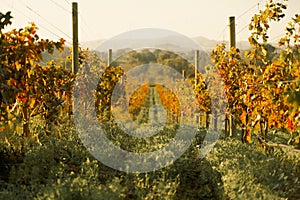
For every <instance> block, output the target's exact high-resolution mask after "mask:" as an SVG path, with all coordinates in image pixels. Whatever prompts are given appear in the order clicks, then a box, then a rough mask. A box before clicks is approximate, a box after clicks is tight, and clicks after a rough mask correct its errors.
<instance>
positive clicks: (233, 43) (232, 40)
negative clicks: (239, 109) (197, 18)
mask: <svg viewBox="0 0 300 200" xmlns="http://www.w3.org/2000/svg"><path fill="white" fill-rule="evenodd" d="M235 36H236V35H235V17H234V16H231V17H229V38H230V41H229V43H230V48H231V47H234V48H235V47H236V37H235ZM229 112H230V113H229V119H228V120H229V127H228V128H229V136H230V137H233V136H235V135H236V134H235V124H234V119H233V115H232V113H231V110H230V111H229ZM225 121H226V120H225Z"/></svg>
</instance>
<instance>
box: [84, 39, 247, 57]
mask: <svg viewBox="0 0 300 200" xmlns="http://www.w3.org/2000/svg"><path fill="white" fill-rule="evenodd" d="M191 40H192V41H194V42H195V43H197V44H198V45H199V46H200V47H202V48H203V50H204V51H206V52H208V53H209V52H210V51H211V50H213V49H215V47H216V45H217V44H221V43H223V42H225V44H227V45H228V43H229V42H228V41H216V40H210V39H208V38H205V37H202V36H198V37H194V38H191ZM185 41H186V40H183V39H182V38H180V37H178V36H177V35H170V36H164V37H159V38H154V39H153V38H150V39H149V38H144V39H143V38H138V39H134V38H122V39H115V40H113V41H112V40H109V42H108V41H107V40H104V39H99V40H94V41H87V42H81V43H80V45H81V47H83V48H89V49H90V50H97V51H106V50H107V49H116V48H117V49H121V48H128V46H130V47H133V48H134V47H138V46H139V44H140V43H141V42H143V44H145V45H146V46H149V47H154V48H155V47H156V48H162V49H172V50H173V51H176V52H177V51H181V50H182V49H184V50H188V48H193V47H194V46H193V44H186V43H185ZM175 44H176V45H175ZM236 45H237V47H238V48H240V49H242V50H246V49H249V48H250V45H249V42H248V41H240V42H237V44H236ZM200 50H201V49H200Z"/></svg>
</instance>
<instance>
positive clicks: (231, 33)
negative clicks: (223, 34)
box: [229, 16, 236, 47]
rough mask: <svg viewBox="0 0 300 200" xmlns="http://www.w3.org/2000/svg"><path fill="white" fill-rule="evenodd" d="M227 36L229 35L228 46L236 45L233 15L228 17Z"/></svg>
mask: <svg viewBox="0 0 300 200" xmlns="http://www.w3.org/2000/svg"><path fill="white" fill-rule="evenodd" d="M229 36H230V41H229V42H230V47H236V41H235V17H234V16H231V17H229Z"/></svg>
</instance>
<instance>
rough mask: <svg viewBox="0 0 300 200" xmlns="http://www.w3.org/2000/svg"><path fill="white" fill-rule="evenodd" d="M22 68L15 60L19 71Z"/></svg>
mask: <svg viewBox="0 0 300 200" xmlns="http://www.w3.org/2000/svg"><path fill="white" fill-rule="evenodd" d="M21 68H22V65H21V64H20V63H18V62H16V69H17V71H19V70H20V69H21Z"/></svg>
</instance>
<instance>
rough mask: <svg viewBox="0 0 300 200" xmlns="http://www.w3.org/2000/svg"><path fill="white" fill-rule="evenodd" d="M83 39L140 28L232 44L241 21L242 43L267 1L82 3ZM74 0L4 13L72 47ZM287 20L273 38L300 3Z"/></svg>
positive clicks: (6, 5)
mask: <svg viewBox="0 0 300 200" xmlns="http://www.w3.org/2000/svg"><path fill="white" fill-rule="evenodd" d="M76 2H78V8H79V21H80V23H79V25H80V28H79V39H80V41H90V40H97V39H109V38H111V37H113V36H115V35H118V34H120V33H123V32H125V31H129V30H133V29H137V28H149V27H150V28H163V29H169V30H172V31H176V32H178V33H181V34H184V35H186V36H189V37H195V36H204V37H206V38H209V39H214V40H227V39H228V29H227V24H228V17H229V16H236V32H237V41H240V40H247V38H248V36H249V32H248V30H247V28H246V27H247V25H248V24H249V22H250V19H251V17H252V16H253V14H254V13H257V12H258V11H259V9H263V8H264V5H265V2H266V0H105V1H104V0H77V1H76ZM71 4H72V1H71V0H1V4H0V11H1V12H3V13H5V12H6V11H12V15H13V17H14V19H13V25H12V26H10V27H9V29H11V28H21V27H24V26H25V25H26V24H28V22H29V21H33V22H35V23H36V24H37V25H38V27H39V29H40V30H39V32H38V33H39V35H40V36H41V37H44V38H50V39H54V40H56V39H57V38H58V37H63V38H65V39H66V40H67V41H69V42H70V41H71V37H72V36H71V35H72V21H71V20H72V5H71ZM287 4H288V9H287V11H286V17H285V20H283V21H282V22H281V23H277V24H273V23H272V24H271V30H270V34H269V35H270V37H271V40H275V39H277V38H279V37H280V36H281V35H283V34H284V32H283V30H284V27H285V25H286V23H287V22H288V21H289V19H290V17H291V16H293V15H294V14H296V13H299V14H300V1H299V0H289V1H288V2H287Z"/></svg>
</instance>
